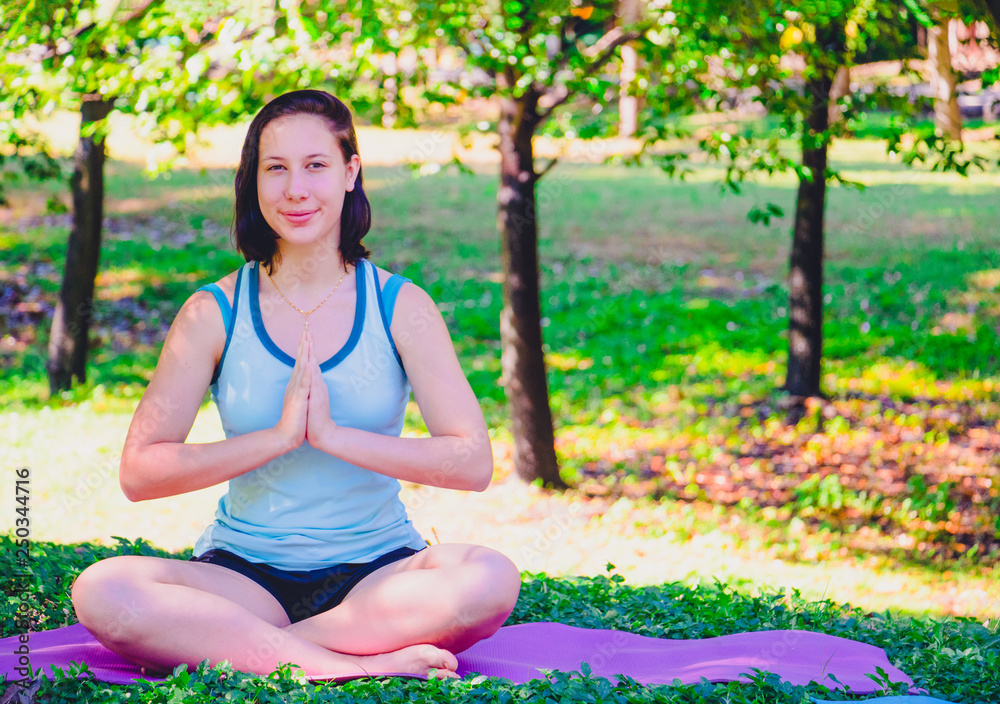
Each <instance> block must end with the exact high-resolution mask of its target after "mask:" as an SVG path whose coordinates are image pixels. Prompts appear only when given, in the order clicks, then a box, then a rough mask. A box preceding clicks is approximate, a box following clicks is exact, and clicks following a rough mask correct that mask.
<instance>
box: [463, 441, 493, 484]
mask: <svg viewBox="0 0 1000 704" xmlns="http://www.w3.org/2000/svg"><path fill="white" fill-rule="evenodd" d="M471 469H472V471H470V472H469V478H470V479H471V482H470V484H471V486H470V487H469V490H470V491H486V488H487V487H489V485H490V482H492V481H493V451H492V450H489V451H488V452H486V453H484V456H483V457H481V458H478V461H476V462H474V463H472V467H471Z"/></svg>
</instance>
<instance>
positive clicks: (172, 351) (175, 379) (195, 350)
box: [119, 292, 309, 501]
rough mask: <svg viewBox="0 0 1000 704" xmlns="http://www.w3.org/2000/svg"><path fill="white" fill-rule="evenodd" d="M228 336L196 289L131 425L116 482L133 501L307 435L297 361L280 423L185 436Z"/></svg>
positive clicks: (187, 487)
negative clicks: (201, 439)
mask: <svg viewBox="0 0 1000 704" xmlns="http://www.w3.org/2000/svg"><path fill="white" fill-rule="evenodd" d="M225 342H226V332H225V329H224V326H223V324H222V315H221V313H220V312H219V308H218V305H217V304H216V303H215V299H214V298H213V296H212V295H211V294H210V293H207V292H198V293H195V294H194V295H192V296H191V297H190V298H189V299H188V300H187V302H185V304H184V305H183V306H182V307H181V309H180V311H179V312H178V313H177V317H176V318H175V319H174V322H173V324H172V325H171V326H170V332H169V333H168V334H167V339H166V341H165V342H164V343H163V350H162V352H161V353H160V359H159V362H158V363H157V365H156V371H155V372H154V373H153V378H152V380H151V381H150V383H149V386H148V387H147V389H146V392H145V394H144V395H143V397H142V400H141V401H140V402H139V405H138V407H137V408H136V411H135V415H134V416H133V417H132V423H131V425H130V426H129V430H128V435H127V437H126V439H125V447H124V449H123V451H122V459H121V468H120V471H119V481H120V483H121V487H122V491H123V492H124V493H125V496H126V497H128V499H129V500H130V501H142V500H145V499H156V498H162V497H164V496H174V495H177V494H184V493H187V492H189V491H196V490H198V489H204V488H205V487H209V486H214V485H216V484H221V483H222V482H225V481H228V480H229V479H232V478H233V477H237V476H239V475H241V474H245V473H246V472H249V471H251V470H253V469H255V468H257V467H259V466H261V465H262V464H264V463H266V462H268V461H270V460H272V459H274V458H276V457H278V456H280V455H282V454H284V453H286V452H288V451H290V450H293V449H295V448H296V447H298V446H299V445H301V444H302V441H303V440H304V439H305V420H306V415H305V414H306V410H305V409H306V403H307V402H308V388H309V387H308V375H307V374H305V372H304V368H305V367H304V365H300V364H296V368H295V370H293V373H292V381H290V382H289V389H288V391H287V392H286V395H285V407H284V409H283V412H282V419H281V421H280V422H279V423H278V426H276V427H275V428H269V429H266V430H259V431H256V432H252V433H247V434H246V435H241V436H238V437H234V438H229V439H226V440H221V441H218V442H211V443H197V444H196V443H186V442H185V440H186V438H187V436H188V433H189V432H190V431H191V426H192V425H193V424H194V419H195V416H196V415H197V413H198V408H199V407H200V406H201V401H202V399H203V398H204V396H205V390H206V389H207V388H208V385H209V383H210V382H211V379H212V373H213V371H214V369H215V365H216V363H217V362H218V360H219V358H220V357H221V355H222V350H223V347H224V346H225ZM296 372H297V374H296ZM296 384H297V386H296Z"/></svg>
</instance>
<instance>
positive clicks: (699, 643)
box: [0, 623, 916, 694]
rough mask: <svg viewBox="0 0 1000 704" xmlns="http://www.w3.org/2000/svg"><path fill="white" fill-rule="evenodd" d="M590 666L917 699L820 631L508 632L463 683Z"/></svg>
mask: <svg viewBox="0 0 1000 704" xmlns="http://www.w3.org/2000/svg"><path fill="white" fill-rule="evenodd" d="M22 645H23V644H22V643H20V642H19V640H18V637H17V636H14V637H12V638H4V639H2V640H0V672H5V673H6V674H7V679H8V681H11V680H15V679H20V678H21V676H22V674H23V673H19V672H18V671H17V668H18V667H19V655H18V653H17V649H18V648H20V647H21V646H22ZM27 645H28V651H29V652H28V655H27V657H28V658H29V659H30V663H31V667H32V668H34V669H35V670H37V669H38V668H42V671H43V672H44V673H46V674H49V673H50V666H52V665H55V666H57V667H60V668H62V669H64V670H65V669H66V668H67V667H68V666H69V663H70V662H81V661H82V662H86V663H87V665H88V666H89V667H90V670H91V672H93V673H94V675H95V676H96V677H97V678H98V679H100V680H103V681H105V682H111V683H116V684H128V683H131V682H133V681H134V680H135V679H137V678H140V677H142V675H141V673H140V671H139V668H138V667H137V666H136V665H133V664H132V663H130V662H128V661H126V660H124V659H123V658H120V657H119V656H117V655H115V654H114V653H112V652H111V651H109V650H108V649H106V648H105V647H104V646H102V645H101V644H100V643H98V642H97V641H96V640H95V639H94V637H93V636H92V635H90V633H89V632H88V631H87V630H86V629H85V628H84V627H83V626H81V625H79V624H77V625H74V626H68V627H66V628H59V629H56V630H53V631H42V632H39V633H32V634H30V637H29V641H28V644H27ZM21 652H22V653H23V652H24V651H21ZM584 662H586V663H587V664H588V665H590V668H591V671H592V673H593V674H594V675H598V676H601V677H607V678H608V679H612V680H617V678H616V677H615V676H616V675H620V674H623V675H627V676H629V677H631V678H633V679H635V680H637V681H638V682H642V683H645V684H671V683H673V682H674V680H680V681H681V682H683V683H685V684H688V683H692V682H700V681H701V679H702V678H705V679H707V680H709V681H710V682H730V681H743V682H746V681H749V679H750V675H752V674H753V673H754V670H755V669H757V670H763V671H767V672H773V673H775V674H777V675H779V676H780V677H781V679H783V680H785V681H787V682H790V683H791V684H803V685H804V684H808V683H809V682H812V681H815V682H818V683H820V684H822V685H825V686H826V687H829V688H830V689H839V688H840V687H841V685H842V686H844V687H847V688H849V689H850V690H851V691H853V692H854V693H856V694H868V693H873V692H877V691H881V690H880V689H879V688H878V686H877V685H876V684H875V682H874V681H873V680H872V679H871V678H870V677H868V676H867V675H868V674H871V675H875V674H876V668H882V669H883V670H884V671H885V672H886V673H887V674H888V676H889V678H890V679H891V681H892V682H905V683H906V684H908V685H910V687H911V691H913V692H916V690H915V689H913V681H912V680H911V679H910V678H909V677H907V676H906V675H905V674H904V673H903V672H901V671H900V670H898V669H897V668H895V667H893V666H892V665H891V664H890V663H889V660H888V658H886V655H885V652H884V651H883V650H882V649H881V648H876V647H875V646H872V645H867V644H865V643H859V642H857V641H853V640H848V639H846V638H838V637H836V636H829V635H826V634H823V633H814V632H812V631H756V632H752V633H737V634H734V635H729V636H720V637H718V638H705V639H701V640H668V639H664V638H650V637H648V636H640V635H637V634H635V633H627V632H625V631H609V630H594V629H587V628H576V627H574V626H567V625H565V624H561V623H525V624H521V625H517V626H505V627H503V628H501V629H500V630H499V631H498V632H497V633H496V634H495V635H493V636H492V637H490V638H487V639H485V640H483V641H480V642H479V643H477V644H476V645H474V646H472V647H471V648H469V649H468V650H466V651H465V652H463V653H460V654H459V655H458V674H459V675H462V676H466V675H469V674H471V673H474V672H478V673H479V674H482V675H487V676H489V677H504V678H506V679H509V680H512V681H514V682H518V683H522V682H527V681H529V680H532V679H539V678H541V677H544V674H543V672H542V670H561V671H577V672H578V671H580V668H581V664H582V663H584ZM22 666H23V665H22ZM372 674H393V673H372ZM831 675H833V677H835V678H836V681H835V680H834V679H832V678H831ZM145 679H150V680H156V679H158V678H155V677H146V678H145ZM347 679H350V678H347ZM838 682H839V683H840V684H839V685H838Z"/></svg>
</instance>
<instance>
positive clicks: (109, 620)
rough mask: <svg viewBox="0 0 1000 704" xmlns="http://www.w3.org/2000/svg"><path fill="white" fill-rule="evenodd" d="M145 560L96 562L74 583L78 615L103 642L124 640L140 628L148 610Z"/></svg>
mask: <svg viewBox="0 0 1000 704" xmlns="http://www.w3.org/2000/svg"><path fill="white" fill-rule="evenodd" d="M141 560H142V558H138V559H136V557H134V556H128V555H123V556H119V557H111V558H108V559H106V560H101V561H100V562H95V563H94V564H92V565H91V566H90V567H88V568H86V569H85V570H84V571H83V572H82V573H80V576H79V577H77V578H76V581H75V582H74V583H73V590H72V600H73V608H74V609H75V611H76V616H77V618H78V619H79V620H80V623H82V624H83V625H84V626H85V627H86V628H87V629H88V630H89V631H90V632H91V633H93V634H94V635H95V636H98V637H100V638H101V639H102V640H121V639H124V638H127V637H128V634H129V633H130V632H131V631H132V630H133V629H135V628H136V627H137V625H138V621H139V619H140V618H141V616H142V613H143V611H145V610H146V607H145V606H144V605H143V601H144V600H143V589H142V584H143V582H144V580H147V579H148V575H147V574H146V570H144V569H143V567H144V565H142V563H141Z"/></svg>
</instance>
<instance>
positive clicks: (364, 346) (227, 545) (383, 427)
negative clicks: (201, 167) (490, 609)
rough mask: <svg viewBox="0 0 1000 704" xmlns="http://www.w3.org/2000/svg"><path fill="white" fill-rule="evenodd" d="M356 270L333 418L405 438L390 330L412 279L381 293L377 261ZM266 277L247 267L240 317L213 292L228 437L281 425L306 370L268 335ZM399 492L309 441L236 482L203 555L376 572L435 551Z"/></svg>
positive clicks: (331, 366)
mask: <svg viewBox="0 0 1000 704" xmlns="http://www.w3.org/2000/svg"><path fill="white" fill-rule="evenodd" d="M355 271H356V276H357V305H356V308H355V314H354V325H353V328H352V329H351V334H350V337H349V339H348V340H347V343H346V344H345V345H344V346H343V348H341V349H340V351H338V352H337V353H336V354H335V355H334V356H333V357H331V358H330V359H328V360H326V361H325V362H323V363H321V364H320V370H321V371H322V373H323V380H324V381H325V382H326V386H327V389H328V390H329V392H330V414H331V416H332V418H333V420H334V421H335V422H336V423H337V424H338V425H341V426H344V427H350V428H359V429H361V430H367V431H369V432H372V433H379V434H381V435H392V436H398V435H399V434H400V432H401V431H402V428H403V415H404V411H405V409H406V403H407V401H408V399H409V396H410V385H409V382H408V381H407V378H406V373H405V371H404V370H403V367H402V363H401V361H400V358H399V354H398V353H397V351H396V347H395V345H394V344H393V341H392V337H391V335H390V333H389V323H390V321H391V316H392V307H393V304H394V301H395V294H396V292H398V290H399V286H401V285H402V283H403V282H404V281H406V279H402V278H401V277H398V276H394V277H393V278H391V279H390V280H389V281H388V282H387V283H386V288H385V291H382V290H381V288H380V286H379V282H378V272H377V270H376V269H375V266H374V265H373V264H372V263H371V262H369V261H367V260H361V261H359V262H358V265H357V267H356V269H355ZM258 274H259V266H258V263H257V262H249V263H248V264H246V265H245V266H243V267H242V268H241V269H240V271H239V273H238V274H237V279H236V291H235V296H234V303H233V309H232V311H231V312H230V311H229V303H228V301H227V300H226V297H225V295H224V294H223V293H222V291H221V290H220V289H219V288H218V286H216V285H215V284H212V285H210V286H206V287H204V289H205V290H209V291H211V292H212V293H213V295H215V297H216V300H217V301H218V302H219V306H220V308H221V309H222V313H223V320H224V321H225V323H226V333H227V334H226V346H225V349H224V350H223V353H222V359H221V360H220V361H219V367H218V369H217V370H216V373H215V377H214V378H213V380H212V385H211V387H210V388H211V391H212V399H213V400H214V401H215V403H216V405H217V406H218V408H219V416H220V417H221V419H222V427H223V430H224V431H225V434H226V437H227V438H231V437H234V436H236V435H242V434H244V433H249V432H252V431H254V430H260V429H263V428H272V427H274V426H275V425H276V424H277V422H278V420H279V418H280V417H281V407H282V401H283V399H284V396H285V387H286V386H287V385H288V380H289V379H290V378H291V374H292V367H293V366H294V364H295V360H294V359H293V358H292V357H291V356H289V355H287V354H285V353H284V352H283V351H282V350H281V349H280V348H278V346H277V345H275V344H274V342H273V341H272V340H271V338H270V337H269V336H268V334H267V331H266V330H265V328H264V324H263V322H262V320H261V314H260V300H259V295H258V294H259V286H258V284H259V277H258ZM199 290H201V289H199ZM399 488H400V487H399V482H398V481H397V480H395V479H392V478H390V477H386V476H384V475H382V474H378V473H377V472H372V471H369V470H367V469H362V468H360V467H357V466H356V465H352V464H349V463H348V462H345V461H343V460H341V459H338V458H336V457H333V456H331V455H328V454H326V453H324V452H322V451H320V450H317V449H316V448H314V447H312V446H311V445H309V444H308V443H303V444H302V446H300V447H299V448H298V449H296V450H293V451H292V452H289V453H287V454H285V455H282V456H281V457H278V458H276V459H274V460H272V461H270V462H268V463H267V464H265V465H263V466H261V467H259V468H257V469H255V470H253V471H251V472H247V473H246V474H243V475H241V476H239V477H235V478H233V479H232V480H230V482H229V491H228V492H227V493H226V494H225V495H224V496H223V497H222V498H221V499H220V500H219V506H218V509H217V510H216V512H215V521H214V522H213V523H212V524H211V525H210V526H208V528H207V529H206V530H205V532H204V533H203V534H202V535H201V537H200V538H199V539H198V541H197V543H196V544H195V548H194V554H195V555H196V556H197V555H201V554H203V553H204V552H206V551H208V550H210V549H212V548H221V549H223V550H228V551H230V552H232V553H235V554H236V555H239V556H240V557H242V558H244V559H246V560H249V561H250V562H264V563H267V564H269V565H272V566H274V567H277V568H279V569H284V570H310V569H317V568H320V567H327V566H329V565H331V564H335V563H343V562H370V561H372V560H374V559H376V558H378V557H379V556H381V555H383V554H385V553H387V552H390V551H392V550H395V549H397V548H400V547H405V546H408V547H411V548H414V549H418V550H419V549H421V548H424V547H426V546H427V542H426V541H425V540H424V539H423V538H422V537H421V536H420V534H419V533H418V532H417V530H416V529H415V528H414V527H413V524H412V523H410V520H409V518H408V517H407V515H406V509H405V507H404V506H403V504H402V502H401V501H400V500H399V496H398V494H399Z"/></svg>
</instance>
